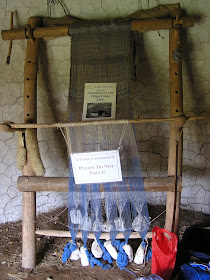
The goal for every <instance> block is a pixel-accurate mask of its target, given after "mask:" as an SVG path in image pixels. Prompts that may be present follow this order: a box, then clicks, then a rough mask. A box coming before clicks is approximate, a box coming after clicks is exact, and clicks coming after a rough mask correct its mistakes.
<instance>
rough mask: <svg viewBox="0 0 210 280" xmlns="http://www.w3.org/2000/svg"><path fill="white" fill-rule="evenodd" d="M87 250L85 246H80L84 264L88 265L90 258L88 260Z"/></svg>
mask: <svg viewBox="0 0 210 280" xmlns="http://www.w3.org/2000/svg"><path fill="white" fill-rule="evenodd" d="M86 251H87V249H86V248H84V247H83V246H82V247H81V248H80V257H81V264H82V266H88V265H89V260H88V257H87V254H86Z"/></svg>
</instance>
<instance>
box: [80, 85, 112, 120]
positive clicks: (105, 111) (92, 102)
mask: <svg viewBox="0 0 210 280" xmlns="http://www.w3.org/2000/svg"><path fill="white" fill-rule="evenodd" d="M116 86H117V84H116V83H85V89H84V104H83V114H82V120H83V121H84V120H104V119H114V118H115V114H116Z"/></svg>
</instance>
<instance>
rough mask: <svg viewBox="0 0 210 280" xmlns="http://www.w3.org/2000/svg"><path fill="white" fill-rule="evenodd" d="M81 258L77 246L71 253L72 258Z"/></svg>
mask: <svg viewBox="0 0 210 280" xmlns="http://www.w3.org/2000/svg"><path fill="white" fill-rule="evenodd" d="M79 259H80V251H79V248H77V249H76V250H75V251H74V252H72V253H71V256H70V260H72V261H77V260H79Z"/></svg>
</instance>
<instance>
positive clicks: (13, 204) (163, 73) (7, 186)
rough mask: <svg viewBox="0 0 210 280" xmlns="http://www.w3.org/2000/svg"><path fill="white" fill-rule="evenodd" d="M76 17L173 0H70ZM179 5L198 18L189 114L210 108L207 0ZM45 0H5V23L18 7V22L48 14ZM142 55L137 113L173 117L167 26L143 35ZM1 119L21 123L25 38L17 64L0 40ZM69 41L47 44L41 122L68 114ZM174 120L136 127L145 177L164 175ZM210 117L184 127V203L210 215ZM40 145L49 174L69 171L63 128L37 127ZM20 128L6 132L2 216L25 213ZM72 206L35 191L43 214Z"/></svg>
mask: <svg viewBox="0 0 210 280" xmlns="http://www.w3.org/2000/svg"><path fill="white" fill-rule="evenodd" d="M64 2H65V3H66V6H67V9H68V10H69V11H70V12H71V14H72V15H73V16H78V17H81V18H86V19H88V18H92V19H93V18H114V17H116V16H117V17H119V16H125V15H126V14H129V13H132V12H134V11H136V10H138V9H146V8H151V7H153V6H156V5H157V3H159V4H164V3H165V4H166V3H168V2H169V1H161V0H160V1H155V0H153V1H152V0H151V1H148V0H139V1H138V0H121V1H120V0H101V1H99V0H92V1H91V0H79V1H78V0H71V1H67V0H66V1H64ZM176 2H180V3H181V7H182V8H185V9H186V10H187V12H188V14H190V15H197V16H198V17H199V18H200V19H199V22H198V23H196V25H195V27H194V28H191V29H188V30H187V32H186V33H185V34H184V35H183V36H184V38H185V40H184V47H185V54H184V63H183V83H184V110H185V112H186V113H187V115H197V114H204V115H205V114H207V113H208V114H209V113H210V112H209V105H210V100H209V98H210V97H209V95H208V94H209V87H210V82H209V71H210V70H209V59H210V58H209V36H210V33H209V26H210V17H209V14H210V13H209V12H210V11H208V9H209V0H200V1H198V0H197V1H196V0H182V1H174V3H176ZM46 3H47V0H46V1H44V0H36V1H32V0H29V1H28V0H19V1H6V0H1V1H0V29H2V30H3V29H9V17H10V11H11V10H13V11H17V13H15V17H14V26H15V27H21V26H25V25H26V24H27V20H28V18H29V17H31V16H37V15H39V16H46V14H47V4H46ZM63 15H64V13H63V11H62V9H61V8H60V6H59V5H58V4H56V6H53V7H52V16H63ZM139 36H140V37H142V38H141V39H142V40H141V44H140V45H139V50H138V51H139V53H138V57H137V60H138V61H140V64H138V67H137V69H136V71H137V74H138V75H137V78H136V79H135V81H133V86H132V88H133V92H134V94H133V96H132V98H133V101H134V102H133V105H134V117H140V118H141V117H168V116H169V78H168V32H167V31H160V32H149V33H145V34H143V35H141V34H140V35H139ZM0 40H1V42H0V56H1V60H0V121H5V120H11V121H14V122H22V121H23V87H24V85H23V77H24V61H25V51H26V42H25V41H23V40H17V41H14V42H13V51H12V57H11V64H10V65H9V66H8V65H6V64H5V61H6V55H7V51H8V42H7V41H3V40H2V39H0ZM69 73H70V40H69V38H59V39H55V40H51V41H47V42H43V44H42V47H41V51H40V64H39V74H38V121H39V122H52V121H56V122H58V121H62V120H64V119H65V111H66V103H67V96H68V89H69ZM168 128H169V126H168V124H159V123H157V124H143V125H138V126H137V141H138V147H139V151H140V157H141V162H142V169H143V175H145V176H158V175H160V176H166V175H167V155H168V138H169V133H168ZM209 131H210V130H209V123H208V122H207V121H197V122H191V123H188V124H187V125H186V126H185V128H184V154H183V158H184V161H183V192H182V207H184V208H186V209H193V210H196V211H203V212H206V213H210V208H209V200H210V195H209V190H210V187H209V169H210V165H209V162H210V161H209V160H210V154H209V137H208V136H209V135H208V133H209ZM38 137H39V144H40V149H41V153H42V158H43V162H44V165H45V167H46V176H67V175H68V160H67V155H66V148H65V143H64V140H63V137H62V135H61V133H60V131H59V130H57V129H49V130H48V129H43V130H40V131H39V134H38ZM16 140H17V139H16V134H6V133H3V132H0V195H1V205H0V222H7V221H15V220H18V219H20V218H21V216H22V214H21V211H22V207H21V205H22V195H21V193H19V192H18V190H17V187H16V181H17V178H18V176H19V175H21V173H20V172H19V171H18V170H17V168H16ZM147 195H148V201H149V202H150V203H153V204H163V203H165V195H164V194H162V193H149V194H147ZM64 204H66V194H62V193H49V192H45V193H42V194H37V211H38V212H43V211H47V210H50V209H52V208H54V207H57V206H61V205H64Z"/></svg>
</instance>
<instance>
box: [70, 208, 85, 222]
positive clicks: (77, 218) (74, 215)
mask: <svg viewBox="0 0 210 280" xmlns="http://www.w3.org/2000/svg"><path fill="white" fill-rule="evenodd" d="M70 218H71V222H72V224H75V225H78V224H82V213H81V211H80V210H79V209H75V208H74V209H72V210H71V211H70Z"/></svg>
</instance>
